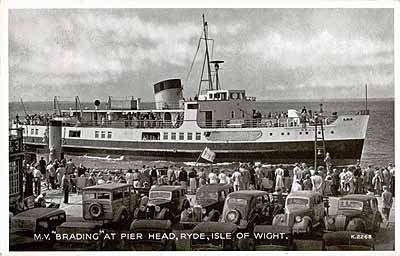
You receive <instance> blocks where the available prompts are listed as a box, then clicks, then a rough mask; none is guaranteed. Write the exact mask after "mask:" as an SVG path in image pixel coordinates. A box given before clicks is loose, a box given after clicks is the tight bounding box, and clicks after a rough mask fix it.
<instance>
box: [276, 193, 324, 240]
mask: <svg viewBox="0 0 400 256" xmlns="http://www.w3.org/2000/svg"><path fill="white" fill-rule="evenodd" d="M325 216H326V209H325V202H324V199H323V196H322V194H321V193H317V192H313V191H296V192H292V193H290V194H289V195H288V196H287V198H286V203H285V213H284V214H277V215H276V216H275V217H274V220H273V222H272V225H274V226H289V227H290V228H291V229H292V232H293V233H307V234H310V233H312V231H313V229H314V228H316V227H318V226H320V228H323V226H324V217H325Z"/></svg>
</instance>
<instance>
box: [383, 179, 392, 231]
mask: <svg viewBox="0 0 400 256" xmlns="http://www.w3.org/2000/svg"><path fill="white" fill-rule="evenodd" d="M392 204H393V195H392V193H391V192H389V191H388V186H386V185H385V186H383V193H382V213H383V216H384V217H385V221H386V225H389V215H390V209H391V208H392Z"/></svg>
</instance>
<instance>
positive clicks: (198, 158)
mask: <svg viewBox="0 0 400 256" xmlns="http://www.w3.org/2000/svg"><path fill="white" fill-rule="evenodd" d="M204 150H205V149H203V151H201V153H200V155H199V156H198V157H197V160H196V163H195V164H194V167H196V166H197V163H198V162H199V160H200V157H201V155H202V154H203V152H204Z"/></svg>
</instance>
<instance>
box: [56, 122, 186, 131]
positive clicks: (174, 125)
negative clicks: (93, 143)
mask: <svg viewBox="0 0 400 256" xmlns="http://www.w3.org/2000/svg"><path fill="white" fill-rule="evenodd" d="M182 123H183V121H181V120H177V121H163V120H123V121H120V120H119V121H97V122H96V121H85V122H78V123H70V124H68V123H65V124H63V125H65V126H75V127H105V128H106V127H107V128H137V129H139V128H146V129H156V128H157V129H166V128H179V127H180V126H181V125H182Z"/></svg>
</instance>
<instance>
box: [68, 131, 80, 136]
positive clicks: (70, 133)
mask: <svg viewBox="0 0 400 256" xmlns="http://www.w3.org/2000/svg"><path fill="white" fill-rule="evenodd" d="M69 137H71V138H79V137H81V131H69Z"/></svg>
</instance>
